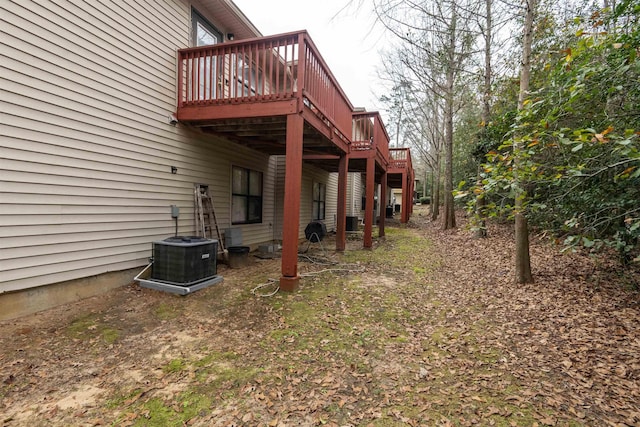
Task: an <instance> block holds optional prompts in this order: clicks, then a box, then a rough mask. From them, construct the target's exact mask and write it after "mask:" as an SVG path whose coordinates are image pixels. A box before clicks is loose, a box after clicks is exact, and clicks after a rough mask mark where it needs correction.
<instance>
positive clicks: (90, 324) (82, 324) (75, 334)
mask: <svg viewBox="0 0 640 427" xmlns="http://www.w3.org/2000/svg"><path fill="white" fill-rule="evenodd" d="M96 323H97V316H96V315H94V314H89V315H86V316H83V317H79V318H77V319H75V320H74V321H73V322H71V324H70V325H69V327H68V328H67V331H68V333H69V334H70V335H71V337H72V338H77V339H82V338H84V335H85V334H86V333H87V332H88V331H90V330H92V329H96V328H97V325H96Z"/></svg>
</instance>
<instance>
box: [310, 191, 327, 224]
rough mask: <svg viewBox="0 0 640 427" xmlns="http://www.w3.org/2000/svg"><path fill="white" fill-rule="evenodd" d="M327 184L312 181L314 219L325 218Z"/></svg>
mask: <svg viewBox="0 0 640 427" xmlns="http://www.w3.org/2000/svg"><path fill="white" fill-rule="evenodd" d="M326 193H327V186H326V184H324V183H322V182H314V183H313V209H312V216H313V220H314V221H319V220H323V219H325V199H326Z"/></svg>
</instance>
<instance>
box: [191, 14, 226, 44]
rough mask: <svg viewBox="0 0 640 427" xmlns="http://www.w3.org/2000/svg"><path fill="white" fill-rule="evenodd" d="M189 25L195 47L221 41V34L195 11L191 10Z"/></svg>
mask: <svg viewBox="0 0 640 427" xmlns="http://www.w3.org/2000/svg"><path fill="white" fill-rule="evenodd" d="M191 25H192V29H191V37H192V40H193V44H194V45H195V46H206V45H209V44H216V43H220V42H221V41H222V33H221V32H220V31H218V30H217V29H216V28H215V27H214V26H213V25H212V24H211V22H209V21H207V19H206V18H205V17H203V16H202V15H201V14H200V13H199V12H198V11H197V10H195V9H191Z"/></svg>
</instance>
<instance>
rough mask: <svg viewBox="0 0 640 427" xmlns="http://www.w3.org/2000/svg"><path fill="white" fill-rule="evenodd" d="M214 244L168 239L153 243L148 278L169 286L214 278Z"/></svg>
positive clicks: (190, 283) (193, 239)
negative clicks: (151, 264) (149, 276)
mask: <svg viewBox="0 0 640 427" xmlns="http://www.w3.org/2000/svg"><path fill="white" fill-rule="evenodd" d="M217 253H218V241H217V240H214V239H203V238H201V237H183V236H177V237H170V238H168V239H165V240H161V241H157V242H153V268H152V271H151V278H152V279H153V280H156V281H158V282H165V283H169V284H172V285H179V286H185V285H192V284H194V283H198V282H201V281H204V280H206V279H209V278H211V277H213V276H215V275H216V274H217V265H216V255H217Z"/></svg>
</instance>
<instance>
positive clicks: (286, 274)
mask: <svg viewBox="0 0 640 427" xmlns="http://www.w3.org/2000/svg"><path fill="white" fill-rule="evenodd" d="M177 91H178V92H177V95H178V96H177V98H178V105H177V112H176V115H177V119H178V121H180V122H181V123H183V124H186V125H189V126H192V127H198V128H200V129H201V130H202V131H203V132H205V133H211V134H215V135H220V136H223V137H225V138H226V139H228V140H231V141H234V142H235V143H237V144H241V145H244V146H247V147H250V148H252V149H255V150H258V151H260V152H263V153H266V154H270V155H272V154H284V155H286V161H285V165H286V166H285V167H286V170H285V194H284V204H285V206H287V209H285V210H284V212H285V213H284V218H283V222H284V224H286V226H285V227H284V230H283V236H282V247H283V251H282V277H281V278H280V287H281V289H283V290H293V289H295V288H296V287H297V284H298V281H299V275H298V272H297V258H298V234H299V226H298V224H299V215H300V193H301V190H302V188H301V185H302V162H303V161H304V162H307V163H311V164H314V165H316V166H318V167H320V168H322V169H325V170H327V171H331V172H338V203H337V204H338V215H337V238H336V249H337V250H344V249H345V245H346V231H345V229H346V204H347V201H346V186H347V172H349V171H357V172H363V173H365V175H366V198H367V201H368V203H367V209H366V210H365V233H364V239H363V240H364V246H365V247H371V246H372V227H373V224H374V223H375V218H374V211H373V204H374V203H373V200H374V196H375V194H374V189H375V186H376V183H379V184H380V185H381V186H382V189H383V191H382V194H383V195H384V194H386V191H385V189H386V183H387V169H388V167H389V165H390V162H391V159H390V156H389V136H388V134H387V132H386V130H385V128H384V125H383V123H382V120H381V118H380V115H379V114H378V113H377V112H363V111H354V108H353V105H351V102H350V101H349V99H348V98H347V96H346V95H345V93H344V91H343V90H342V88H341V87H340V85H339V84H338V82H337V80H336V78H335V77H334V75H333V74H332V72H331V70H330V69H329V67H328V66H327V64H326V63H325V61H324V60H323V59H322V56H321V55H320V53H319V52H318V49H317V48H316V46H315V44H314V43H313V41H312V40H311V38H310V37H309V35H308V34H307V32H306V31H298V32H293V33H286V34H279V35H274V36H268V37H260V38H254V39H246V40H237V41H231V42H225V43H220V44H215V45H209V46H202V47H193V48H187V49H180V50H178V86H177ZM383 199H384V196H383ZM380 203H381V206H385V205H386V201H385V200H381V201H380ZM380 235H381V236H383V235H384V215H381V221H380Z"/></svg>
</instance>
